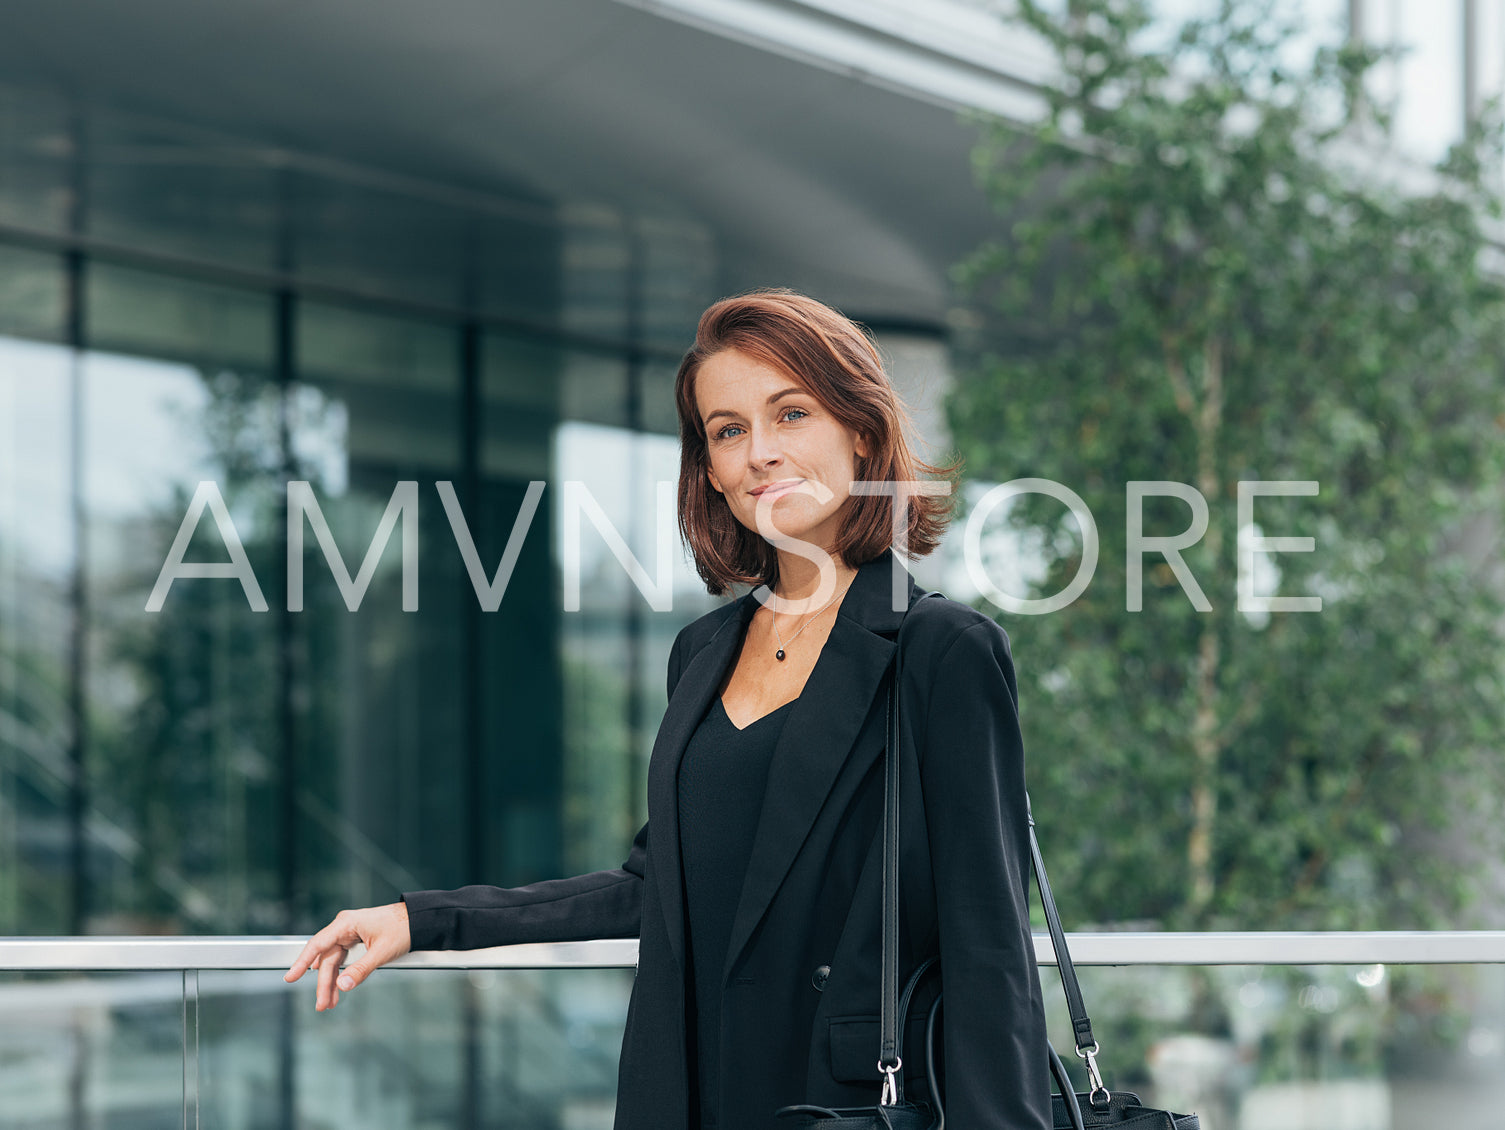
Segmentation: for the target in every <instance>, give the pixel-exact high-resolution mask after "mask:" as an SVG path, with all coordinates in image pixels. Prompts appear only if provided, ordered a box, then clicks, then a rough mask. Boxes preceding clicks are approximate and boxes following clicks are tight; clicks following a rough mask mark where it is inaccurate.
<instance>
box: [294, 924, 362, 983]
mask: <svg viewBox="0 0 1505 1130" xmlns="http://www.w3.org/2000/svg"><path fill="white" fill-rule="evenodd" d="M346 932H347V927H346V926H345V924H344V923H343V922H342V921H341V920H340V918H338V917H336V918H335V920H334V921H333V922H331V923H330V924H329V925H328V926H325V927H324V929H322V930H320V931H319V932H318V933H317V934H315V935H314V936H313V937H311V938H309V939H308V942H307V943H306V944H305V945H304V947H303V949H302V951H301V952H300V953H299V954H298V957H297V960H295V961H294V962H293V963H292V965H290V966H289V967H288V970H287V972H286V973H284V974H283V975H282V979H283V980H284V981H286V982H288V983H289V984H291V983H292V982H294V981H296V980H297V979H298V978H299V977H302V976H303V974H304V973H306V972H308V970H309V969H310V968H312V967H313V966H314V965H315V964H317V963H318V961H319V959H320V958H322V957H323V956H324V954H325V953H326V952H328V950H329V948H330V947H331V946H334V945H336V944H339V943H340V942H342V941H346V940H347V939H344V938H343V937H342V935H343V934H344V933H346Z"/></svg>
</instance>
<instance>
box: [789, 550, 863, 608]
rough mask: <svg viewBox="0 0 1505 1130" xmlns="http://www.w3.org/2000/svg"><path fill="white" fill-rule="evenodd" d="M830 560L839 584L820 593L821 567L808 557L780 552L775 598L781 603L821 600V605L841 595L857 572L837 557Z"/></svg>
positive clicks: (833, 555)
mask: <svg viewBox="0 0 1505 1130" xmlns="http://www.w3.org/2000/svg"><path fill="white" fill-rule="evenodd" d="M830 561H831V564H832V566H833V567H834V569H835V580H836V585H835V587H834V588H830V587H828V588H827V589H826V590H825V591H821V575H820V572H821V571H820V566H819V565H817V564H816V563H815V562H814V561H811V560H810V559H809V558H808V557H800V556H798V555H797V554H793V553H782V552H781V553H780V554H779V581H778V584H777V585H775V586H774V593H775V595H777V596H778V598H779V599H780V600H788V601H805V600H810V599H811V598H813V597H819V598H820V599H819V600H817V601H816V603H820V601H823V600H827V599H829V598H831V597H832V596H834V595H835V594H836V593H838V592H841V591H842V590H843V589H845V588H846V586H847V584H848V583H849V582H850V581H851V579H852V578H853V577H855V576H856V575H857V570H856V568H855V567H854V566H851V565H848V564H847V563H846V562H845V561H843V560H842V559H841V557H840V556H838V555H837V554H834V553H833V554H831V555H830Z"/></svg>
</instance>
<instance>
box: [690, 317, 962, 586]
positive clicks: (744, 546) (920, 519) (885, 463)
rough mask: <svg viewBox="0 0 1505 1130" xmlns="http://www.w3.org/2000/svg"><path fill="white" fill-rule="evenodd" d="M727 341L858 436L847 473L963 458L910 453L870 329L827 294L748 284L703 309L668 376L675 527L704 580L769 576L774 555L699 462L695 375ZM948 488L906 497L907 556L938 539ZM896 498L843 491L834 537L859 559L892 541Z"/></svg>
mask: <svg viewBox="0 0 1505 1130" xmlns="http://www.w3.org/2000/svg"><path fill="white" fill-rule="evenodd" d="M726 349H735V350H737V352H739V353H742V354H745V355H746V356H748V357H752V358H755V359H756V360H758V361H761V362H763V363H764V364H766V365H770V366H772V367H773V368H775V369H778V370H780V371H781V372H783V373H784V374H786V375H787V376H789V377H790V379H792V380H793V381H794V382H795V383H796V384H798V385H800V386H802V387H803V388H804V389H805V390H806V391H808V392H809V393H810V395H812V396H814V397H815V399H816V400H818V401H819V402H820V404H821V406H822V407H824V408H825V409H826V411H828V412H830V413H831V414H832V415H833V416H835V417H836V418H837V419H838V420H840V421H841V422H842V423H843V424H845V425H846V426H847V427H848V428H850V429H852V431H853V432H855V433H856V434H857V435H860V436H864V437H866V439H867V444H868V451H869V455H868V457H867V458H865V459H864V458H863V457H861V456H857V457H856V458H857V461H856V465H855V468H854V471H855V475H856V478H857V479H859V480H868V481H871V482H914V481H916V480H918V479H919V478H920V476H921V475H922V474H925V475H939V476H942V477H944V478H946V479H948V480H950V481H952V483H953V485H954V483H955V475H956V472H957V469H958V468H959V467H960V465H961V464H960V461H958V462H956V463H953V464H951V465H949V466H945V467H937V466H932V465H931V464H929V463H925V462H923V461H922V460H920V459H919V458H917V457H916V456H915V455H914V453H913V451H912V449H911V446H910V443H909V441H908V439H907V438H906V431H907V430H908V429H909V428H910V427H911V424H910V421H909V415H908V412H907V411H906V410H905V407H904V404H903V402H902V401H901V400H900V399H899V397H898V395H897V394H896V393H895V392H894V388H893V385H892V384H891V383H890V382H889V379H888V374H887V373H885V372H884V370H883V361H882V359H881V358H880V357H879V355H878V350H877V348H876V347H875V346H874V344H873V342H872V339H871V338H869V337H868V335H867V333H866V332H865V331H864V329H863V328H862V327H861V326H859V325H858V324H857V323H856V322H853V321H852V320H851V319H849V318H847V317H846V316H845V315H843V314H841V313H840V312H838V311H836V310H833V309H832V308H831V307H829V306H827V305H825V304H824V303H821V302H817V301H816V300H815V299H813V298H809V297H807V296H805V295H803V294H799V293H797V292H795V291H793V290H787V289H783V288H775V289H766V290H755V291H751V292H749V293H747V294H740V295H735V296H733V297H731V298H723V299H721V301H719V302H717V303H715V304H714V305H712V306H711V307H710V308H709V309H707V310H706V312H705V313H704V314H702V315H701V316H700V324H699V326H698V327H697V328H696V331H695V344H694V345H693V346H691V347H690V349H689V351H688V352H687V353H686V354H685V356H684V360H683V361H681V362H680V366H679V374H678V376H677V377H676V378H675V382H674V401H675V405H676V407H677V408H678V410H679V443H680V461H679V528H680V533H681V534H682V535H683V537H684V539H685V544H687V545H688V546H689V547H690V551H691V552H692V553H693V554H694V557H695V568H696V570H697V571H698V572H699V574H700V576H701V579H702V580H704V581H705V583H706V588H707V589H709V590H710V591H711V592H712V593H713V594H715V595H717V596H720V595H721V594H722V593H724V592H726V591H727V589H728V588H729V587H730V586H731V585H733V584H746V585H758V584H767V585H769V586H770V587H772V586H773V585H774V584H775V583H776V582H777V580H778V555H777V554H776V552H775V551H774V548H773V546H772V545H770V544H769V543H768V542H767V541H765V540H764V539H763V537H762V536H761V535H760V534H758V533H757V532H756V531H753V530H749V529H748V528H747V527H746V526H744V525H742V523H741V522H739V521H737V519H736V518H735V517H734V516H733V514H732V511H731V507H730V506H728V505H727V502H726V499H725V498H723V497H722V496H721V494H720V492H719V491H717V490H716V489H715V488H714V487H713V486H711V483H710V478H709V476H708V474H707V471H708V469H709V467H710V461H709V456H708V454H707V442H708V441H707V437H706V430H705V426H704V425H703V424H702V423H701V420H700V412H699V410H698V406H697V405H696V402H695V376H696V374H697V373H698V372H699V370H700V366H701V365H702V364H703V363H704V362H705V361H706V360H707V359H709V358H710V357H712V356H714V355H715V354H717V353H720V352H722V351H723V350H726ZM952 505H953V499H952V498H951V497H949V496H940V495H911V496H910V497H909V530H908V534H909V544H908V547H907V549H908V555H909V556H910V557H911V558H916V557H923V556H924V555H926V554H928V553H930V552H932V551H933V550H934V549H935V547H936V546H937V545H938V544H939V542H940V539H941V535H942V534H943V533H944V532H945V529H946V524H947V523H948V522H949V521H950V519H951V507H952ZM893 506H894V499H893V498H892V497H891V496H889V495H852V496H851V497H850V498H848V499H847V500H846V502H845V503H844V507H843V514H842V521H841V525H840V532H839V533H838V534H837V538H836V544H835V546H834V547H833V548H834V550H835V552H836V553H838V554H839V555H840V556H841V559H842V560H843V561H844V562H846V563H847V564H849V565H852V566H857V565H861V564H863V563H864V562H867V561H871V560H872V559H873V558H875V557H877V556H879V555H880V554H882V553H883V552H885V551H886V550H888V549H889V548H891V547H892V546H893V545H894V525H893V523H894V519H893Z"/></svg>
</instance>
